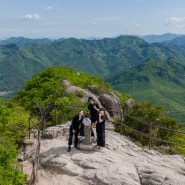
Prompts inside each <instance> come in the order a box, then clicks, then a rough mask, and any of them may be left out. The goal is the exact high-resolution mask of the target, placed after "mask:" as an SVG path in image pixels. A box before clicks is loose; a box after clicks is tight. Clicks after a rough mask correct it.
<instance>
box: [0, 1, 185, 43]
mask: <svg viewBox="0 0 185 185" xmlns="http://www.w3.org/2000/svg"><path fill="white" fill-rule="evenodd" d="M167 32H168V33H175V34H185V0H0V39H1V38H7V37H18V36H23V37H28V38H45V37H47V38H68V37H75V38H89V37H114V36H117V35H120V34H128V35H146V34H163V33H167Z"/></svg>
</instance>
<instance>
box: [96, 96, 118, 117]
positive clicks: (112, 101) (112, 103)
mask: <svg viewBox="0 0 185 185" xmlns="http://www.w3.org/2000/svg"><path fill="white" fill-rule="evenodd" d="M98 99H99V101H100V103H101V104H102V106H103V107H104V108H105V109H106V110H107V111H108V112H109V114H110V115H111V116H115V115H120V100H119V99H118V97H117V96H116V95H115V94H114V93H107V94H102V95H100V96H99V97H98Z"/></svg>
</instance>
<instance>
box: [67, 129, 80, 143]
mask: <svg viewBox="0 0 185 185" xmlns="http://www.w3.org/2000/svg"><path fill="white" fill-rule="evenodd" d="M78 134H79V131H76V132H75V133H73V132H72V130H71V129H70V130H69V141H68V145H72V140H73V135H75V146H77V144H78Z"/></svg>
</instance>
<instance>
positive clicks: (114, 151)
mask: <svg viewBox="0 0 185 185" xmlns="http://www.w3.org/2000/svg"><path fill="white" fill-rule="evenodd" d="M23 169H24V168H23ZM38 172H39V179H38V183H37V185H43V184H44V185H60V184H61V185H63V184H64V185H68V184H69V185H73V184H74V185H89V184H92V185H184V184H185V163H184V157H182V156H179V155H162V154H160V153H159V152H157V151H154V150H147V149H143V148H140V147H138V146H136V145H135V144H134V143H133V142H131V141H129V140H128V138H126V137H125V136H121V135H120V134H118V133H116V132H114V131H109V130H106V147H105V148H103V149H102V150H99V149H98V148H95V150H94V151H84V150H77V149H76V148H73V147H72V150H71V152H67V135H65V136H63V137H60V138H55V139H50V140H48V139H42V140H41V154H40V168H39V171H38Z"/></svg>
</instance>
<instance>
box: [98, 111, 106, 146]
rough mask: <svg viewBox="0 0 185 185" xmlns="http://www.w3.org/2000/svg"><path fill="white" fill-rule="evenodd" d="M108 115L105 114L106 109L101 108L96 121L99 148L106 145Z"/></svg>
mask: <svg viewBox="0 0 185 185" xmlns="http://www.w3.org/2000/svg"><path fill="white" fill-rule="evenodd" d="M106 120H107V116H106V115H105V109H103V108H101V109H100V110H99V115H98V119H97V121H96V123H95V124H96V133H97V146H98V147H99V149H102V147H105V121H106Z"/></svg>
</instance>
